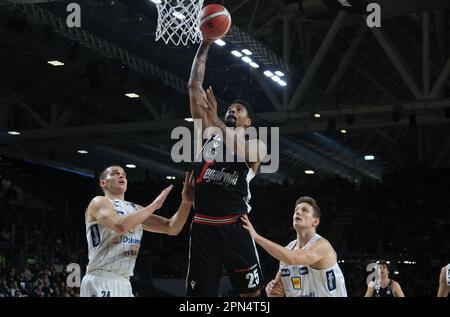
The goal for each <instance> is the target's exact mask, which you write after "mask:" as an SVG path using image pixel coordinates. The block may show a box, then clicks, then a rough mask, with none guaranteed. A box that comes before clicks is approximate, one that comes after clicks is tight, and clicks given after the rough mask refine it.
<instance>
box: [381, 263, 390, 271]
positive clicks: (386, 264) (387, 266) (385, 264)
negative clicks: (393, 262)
mask: <svg viewBox="0 0 450 317" xmlns="http://www.w3.org/2000/svg"><path fill="white" fill-rule="evenodd" d="M378 265H384V266H385V267H386V268H387V270H388V271H389V272H390V271H391V268H390V267H389V264H388V263H387V262H386V261H379V262H378Z"/></svg>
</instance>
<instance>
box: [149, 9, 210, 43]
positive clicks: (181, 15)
mask: <svg viewBox="0 0 450 317" xmlns="http://www.w3.org/2000/svg"><path fill="white" fill-rule="evenodd" d="M152 1H153V2H154V3H155V4H156V7H157V9H158V26H157V28H156V41H157V40H159V39H160V38H162V39H163V41H164V42H165V43H166V44H168V43H169V41H170V42H172V43H173V44H174V45H180V43H182V44H183V45H187V43H188V42H189V41H191V42H192V43H198V42H200V41H201V40H202V34H201V32H200V28H199V24H200V11H201V9H202V7H203V0H152Z"/></svg>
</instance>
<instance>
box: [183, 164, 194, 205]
mask: <svg viewBox="0 0 450 317" xmlns="http://www.w3.org/2000/svg"><path fill="white" fill-rule="evenodd" d="M194 184H195V182H194V171H192V172H186V175H185V176H184V182H183V192H182V193H181V200H182V201H184V202H188V203H191V204H192V203H193V202H194Z"/></svg>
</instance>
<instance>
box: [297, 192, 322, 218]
mask: <svg viewBox="0 0 450 317" xmlns="http://www.w3.org/2000/svg"><path fill="white" fill-rule="evenodd" d="M301 203H307V204H310V205H311V206H312V207H313V216H314V217H315V218H319V219H320V218H321V217H322V212H321V211H320V207H319V205H318V204H317V201H316V200H315V199H314V198H312V197H309V196H302V197H300V198H299V199H297V201H296V202H295V207H297V206H298V205H299V204H301Z"/></svg>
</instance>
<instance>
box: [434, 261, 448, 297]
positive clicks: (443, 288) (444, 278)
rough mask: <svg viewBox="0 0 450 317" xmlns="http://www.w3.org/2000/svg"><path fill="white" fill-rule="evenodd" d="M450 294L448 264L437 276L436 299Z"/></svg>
mask: <svg viewBox="0 0 450 317" xmlns="http://www.w3.org/2000/svg"><path fill="white" fill-rule="evenodd" d="M448 293H450V263H449V264H447V265H446V266H444V267H443V268H442V269H441V274H439V290H438V294H437V297H447V296H448Z"/></svg>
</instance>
